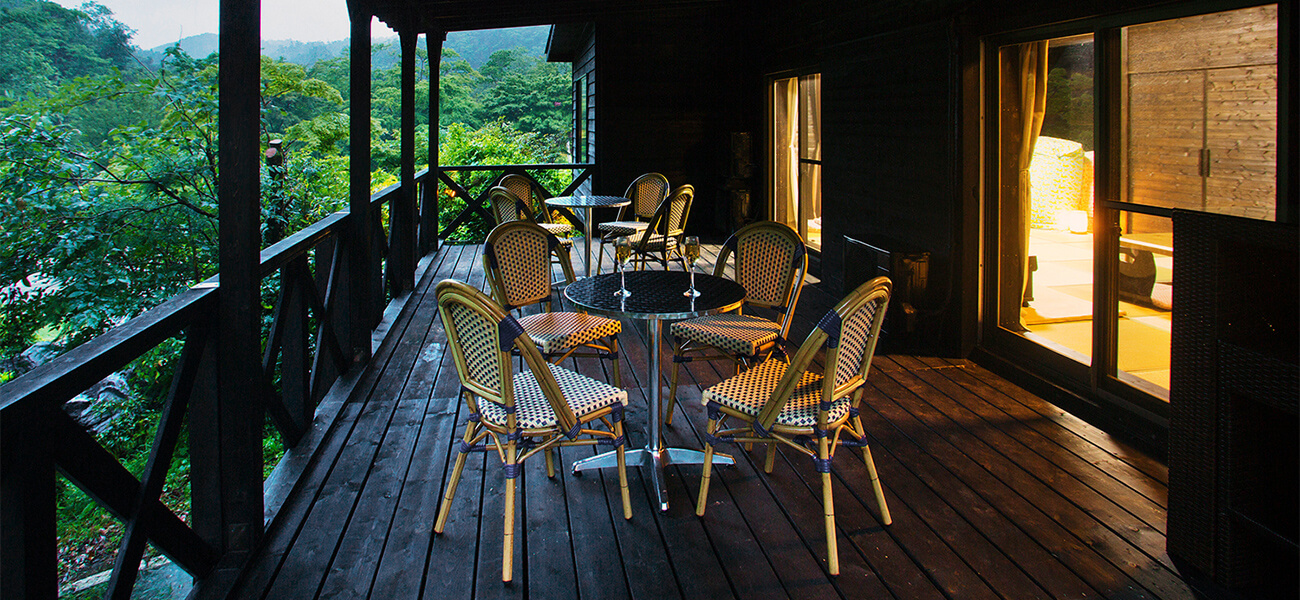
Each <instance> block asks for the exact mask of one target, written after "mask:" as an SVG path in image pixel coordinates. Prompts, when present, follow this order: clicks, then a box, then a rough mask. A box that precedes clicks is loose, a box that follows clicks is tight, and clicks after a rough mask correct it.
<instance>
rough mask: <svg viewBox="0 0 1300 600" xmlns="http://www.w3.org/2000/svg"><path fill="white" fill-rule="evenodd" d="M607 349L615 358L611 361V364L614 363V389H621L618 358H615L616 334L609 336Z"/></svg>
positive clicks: (616, 349) (621, 382)
mask: <svg viewBox="0 0 1300 600" xmlns="http://www.w3.org/2000/svg"><path fill="white" fill-rule="evenodd" d="M609 349H610V352H611V353H612V354H614V356H615V357H616V358H614V359H613V360H612V361H611V362H613V363H614V387H616V388H622V387H623V375H622V373H621V372H620V371H619V367H618V358H617V356H618V334H614V335H611V336H609Z"/></svg>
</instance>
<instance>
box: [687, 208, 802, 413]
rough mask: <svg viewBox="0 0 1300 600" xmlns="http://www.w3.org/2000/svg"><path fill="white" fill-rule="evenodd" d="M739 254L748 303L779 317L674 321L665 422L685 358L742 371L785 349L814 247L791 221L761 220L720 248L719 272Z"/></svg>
mask: <svg viewBox="0 0 1300 600" xmlns="http://www.w3.org/2000/svg"><path fill="white" fill-rule="evenodd" d="M731 257H735V280H736V283H739V284H740V285H741V286H743V287H744V288H745V306H750V307H754V306H758V307H763V308H767V309H772V310H774V311H776V313H777V317H778V319H779V321H772V320H770V319H765V318H763V317H758V316H754V315H746V314H743V310H744V308H745V307H744V306H742V307H741V310H737V311H736V312H732V313H723V314H718V315H710V316H707V317H699V318H695V319H688V320H685V321H678V322H676V323H673V324H672V325H671V326H669V328H668V331H669V333H670V334H672V338H671V339H672V340H673V375H672V384H671V387H670V388H669V392H668V406H667V407H666V408H665V414H664V423H665V424H671V423H672V419H673V407H674V406H676V405H677V400H676V398H677V377H678V371H679V370H680V368H681V365H682V363H684V362H691V361H695V360H710V361H711V360H729V361H732V362H733V363H735V367H736V372H737V373H739V372H740V367H741V365H750V364H755V363H757V362H760V361H762V360H764V359H766V358H767V357H769V356H771V355H772V353H773V352H777V351H780V352H784V347H785V343H786V336H787V335H789V333H790V323H791V321H793V320H794V308H795V305H796V304H797V303H798V302H799V292H800V290H802V289H803V280H804V276H805V275H806V274H807V271H808V253H807V250H806V248H805V247H804V242H803V238H801V237H799V233H798V232H796V231H795V230H794V229H791V228H790V226H788V225H785V224H783V223H778V222H776V221H759V222H757V223H751V224H749V225H746V226H745V227H742V228H741V229H740V230H739V231H737V232H736V233H734V234H732V235H731V237H729V238H727V241H726V242H725V243H723V244H722V249H721V250H720V251H719V253H718V262H717V264H716V265H714V267H713V274H714V275H716V276H719V277H722V276H724V274H725V271H726V267H727V260H728V258H731Z"/></svg>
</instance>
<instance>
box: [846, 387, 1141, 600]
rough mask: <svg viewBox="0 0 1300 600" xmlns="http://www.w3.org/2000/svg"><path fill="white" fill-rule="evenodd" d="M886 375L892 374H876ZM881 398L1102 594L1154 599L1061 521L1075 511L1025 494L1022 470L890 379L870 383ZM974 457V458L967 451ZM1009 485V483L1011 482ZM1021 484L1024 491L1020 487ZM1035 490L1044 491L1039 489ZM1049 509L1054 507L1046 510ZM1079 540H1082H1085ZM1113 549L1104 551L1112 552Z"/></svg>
mask: <svg viewBox="0 0 1300 600" xmlns="http://www.w3.org/2000/svg"><path fill="white" fill-rule="evenodd" d="M877 372H878V373H882V374H885V375H888V374H889V371H888V370H885V369H881V370H879V371H877ZM871 383H872V384H873V385H875V386H876V388H877V389H878V390H879V391H880V392H881V393H882V394H883V396H884V398H882V399H881V401H879V402H876V403H873V404H872V405H871V408H872V409H873V410H875V411H877V413H878V414H880V415H881V416H883V417H885V418H886V419H888V420H889V421H890V422H891V423H892V424H893V425H894V426H895V427H898V428H900V429H902V430H904V431H906V432H908V433H909V435H912V436H914V437H915V438H916V439H918V440H920V442H919V443H920V444H921V445H922V447H923V448H925V450H926V451H927V452H928V453H930V454H932V455H934V456H935V457H936V458H938V459H939V460H940V461H941V462H943V463H944V464H946V465H949V466H950V467H949V468H952V469H953V470H954V471H955V473H956V474H957V475H958V476H959V477H960V478H961V479H962V480H963V481H964V482H965V483H966V484H967V485H968V486H970V487H971V488H972V489H974V490H976V491H977V492H979V493H980V494H981V495H983V496H984V497H985V498H987V499H989V501H990V503H991V504H993V505H994V506H997V507H998V509H999V510H1001V511H1002V512H1003V513H1004V514H1006V515H1008V517H1009V518H1010V519H1011V520H1012V521H1014V522H1016V523H1017V524H1019V525H1020V526H1022V527H1025V528H1026V530H1027V531H1028V532H1029V533H1031V535H1033V536H1034V537H1035V538H1036V539H1037V540H1038V541H1039V543H1042V544H1043V545H1044V547H1046V548H1048V550H1049V552H1052V553H1053V554H1055V555H1057V556H1060V557H1064V558H1063V559H1064V560H1065V562H1066V563H1067V564H1069V565H1070V567H1071V569H1072V570H1074V571H1075V573H1076V574H1078V575H1079V576H1080V577H1082V578H1084V579H1085V580H1086V581H1088V582H1089V583H1090V585H1092V586H1093V588H1094V589H1096V590H1097V591H1098V592H1099V593H1101V594H1103V595H1110V594H1117V593H1124V594H1131V595H1132V596H1131V597H1134V598H1149V597H1152V596H1150V595H1149V594H1147V593H1146V591H1145V590H1144V589H1143V588H1142V587H1141V586H1140V585H1138V584H1137V582H1135V581H1133V580H1132V579H1131V578H1129V577H1128V576H1127V575H1126V574H1124V573H1123V572H1121V571H1119V570H1118V569H1116V568H1115V566H1114V565H1113V564H1111V563H1110V562H1109V561H1108V560H1107V559H1106V557H1105V556H1104V555H1103V554H1104V552H1097V551H1094V550H1093V548H1095V547H1097V546H1096V544H1092V543H1089V542H1097V543H1104V541H1102V540H1097V539H1096V537H1097V535H1098V534H1097V532H1095V531H1091V530H1088V529H1083V530H1071V529H1070V528H1069V527H1068V526H1066V525H1064V524H1061V523H1059V522H1058V519H1060V518H1062V514H1061V512H1058V509H1059V511H1062V512H1067V513H1068V512H1071V511H1072V509H1070V508H1066V507H1064V506H1063V504H1064V501H1063V500H1062V499H1061V498H1060V497H1059V496H1057V495H1056V494H1055V492H1052V491H1051V490H1046V495H1045V497H1036V496H1033V495H1032V494H1030V495H1025V493H1026V491H1027V488H1028V487H1031V486H1032V483H1030V482H1029V481H1027V480H1028V479H1030V478H1029V477H1019V474H1018V473H1017V472H1016V471H1017V470H1018V468H1017V467H1016V466H1015V465H1011V464H1009V463H1007V462H1005V461H998V460H995V459H993V457H991V456H988V455H987V454H988V453H985V452H982V451H981V450H980V449H979V448H978V447H973V445H972V444H969V443H967V442H966V441H965V440H964V439H962V435H961V434H960V432H957V431H954V429H955V428H954V426H953V424H952V423H951V422H950V421H946V420H945V419H940V418H937V416H936V415H933V414H931V413H930V412H929V411H928V410H925V409H921V408H920V407H919V406H918V405H919V404H920V401H919V399H918V398H916V397H915V395H913V394H912V393H911V392H909V391H908V390H907V389H906V388H904V387H903V386H902V385H900V384H898V383H897V382H896V381H894V380H893V379H891V378H889V377H887V376H886V377H879V378H876V379H874V380H873V381H872V382H871ZM968 450H969V451H971V452H974V453H975V456H971V455H970V454H968V453H967V451H968ZM1008 480H1010V481H1008ZM1017 484H1019V485H1020V487H1017ZM1035 491H1040V492H1041V491H1042V488H1036V490H1035ZM1044 504H1050V506H1048V507H1045V506H1042V505H1044ZM1079 536H1083V539H1081V538H1080V537H1079ZM1110 547H1113V546H1105V548H1110Z"/></svg>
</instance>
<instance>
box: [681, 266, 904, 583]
mask: <svg viewBox="0 0 1300 600" xmlns="http://www.w3.org/2000/svg"><path fill="white" fill-rule="evenodd" d="M890 288H891V285H890V282H889V279H888V278H886V277H877V278H875V279H873V280H871V281H868V282H866V283H864V284H862V285H861V286H860V287H858V289H856V290H854V291H853V292H852V293H851V294H849V295H848V297H846V298H844V299H843V300H841V301H840V302H839V304H837V305H835V308H833V309H831V310H830V311H828V312H827V313H826V315H825V316H824V317H822V319H821V321H820V322H819V323H817V327H816V328H815V329H813V331H812V333H810V334H808V339H807V340H805V341H804V343H803V345H802V346H800V347H799V351H798V352H797V353H795V355H794V358H793V359H792V360H791V361H790V363H788V364H787V363H786V362H784V361H779V360H768V361H764V362H763V363H762V364H760V365H758V366H755V367H754V368H752V369H749V370H748V371H745V372H744V373H741V374H740V375H737V376H735V377H732V378H731V379H728V380H726V381H723V382H722V383H719V384H717V385H715V386H713V387H710V388H709V389H707V390H704V395H703V398H702V400H703V401H704V403H705V405H706V406H707V407H708V412H709V425H708V430H707V433H706V434H705V436H704V440H705V441H704V474H703V477H702V479H701V481H700V497H699V501H698V502H697V503H696V505H695V514H697V515H700V516H704V508H705V506H707V504H706V501H707V499H708V494H709V476H710V474H711V466H712V465H711V462H712V460H713V452H714V446H716V445H717V444H719V443H722V442H734V443H739V444H749V443H756V442H757V443H774V442H775V443H779V444H781V445H782V446H785V447H789V448H793V449H795V450H797V451H799V452H801V453H803V454H805V455H807V456H809V457H811V458H812V459H813V465H814V466H815V467H816V469H817V472H819V473H821V479H822V509H823V511H824V512H823V514H825V515H826V556H827V561H828V562H829V570H830V574H831V575H838V574H839V572H840V561H839V554H838V552H837V550H836V540H835V503H834V500H833V499H832V496H831V484H832V481H831V459H833V458H834V457H835V450H836V448H837V447H839V446H850V447H856V448H861V449H862V458H863V460H865V461H866V463H867V473H868V475H869V476H870V477H871V487H872V490H873V491H874V492H875V496H876V503H877V504H878V505H879V507H880V521H881V523H882V524H884V525H889V524H890V522H891V521H892V519H891V518H890V516H889V507H888V506H887V505H886V504H885V493H884V490H883V489H882V488H881V487H880V479H879V477H878V476H877V475H876V465H875V462H873V461H872V460H871V449H870V447H869V446H868V445H867V439H866V435H865V433H863V430H862V419H861V418H860V417H859V416H858V406H859V404H860V403H861V401H862V386H863V384H864V383H865V382H866V380H867V372H868V371H869V370H870V368H871V358H872V356H873V355H874V354H875V351H876V340H877V338H878V337H879V336H880V324H881V322H883V321H884V318H885V309H886V308H888V305H889V293H890ZM823 347H824V348H825V349H826V359H825V360H826V362H825V370H824V373H825V376H823V375H820V374H817V373H814V372H811V371H809V370H808V367H809V366H810V364H811V363H812V360H813V357H814V356H816V354H817V352H818V351H819V350H821V349H822V348H823ZM730 420H734V421H737V423H736V424H735V425H734V426H733V425H730V424H729V423H728V421H730ZM774 457H775V452H773V449H772V448H771V447H769V449H768V453H767V464H766V465H765V470H766V471H767V472H768V473H771V472H772V462H773V458H774Z"/></svg>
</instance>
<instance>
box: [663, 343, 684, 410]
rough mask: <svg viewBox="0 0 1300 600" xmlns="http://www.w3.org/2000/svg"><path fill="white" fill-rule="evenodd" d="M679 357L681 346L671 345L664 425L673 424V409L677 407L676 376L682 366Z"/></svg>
mask: <svg viewBox="0 0 1300 600" xmlns="http://www.w3.org/2000/svg"><path fill="white" fill-rule="evenodd" d="M681 357H682V345H681V344H673V376H672V377H671V378H670V379H669V384H668V406H665V407H664V425H672V424H673V407H675V406H677V376H678V373H679V370H680V369H681V366H682V363H680V362H678V359H680V358H681Z"/></svg>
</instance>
